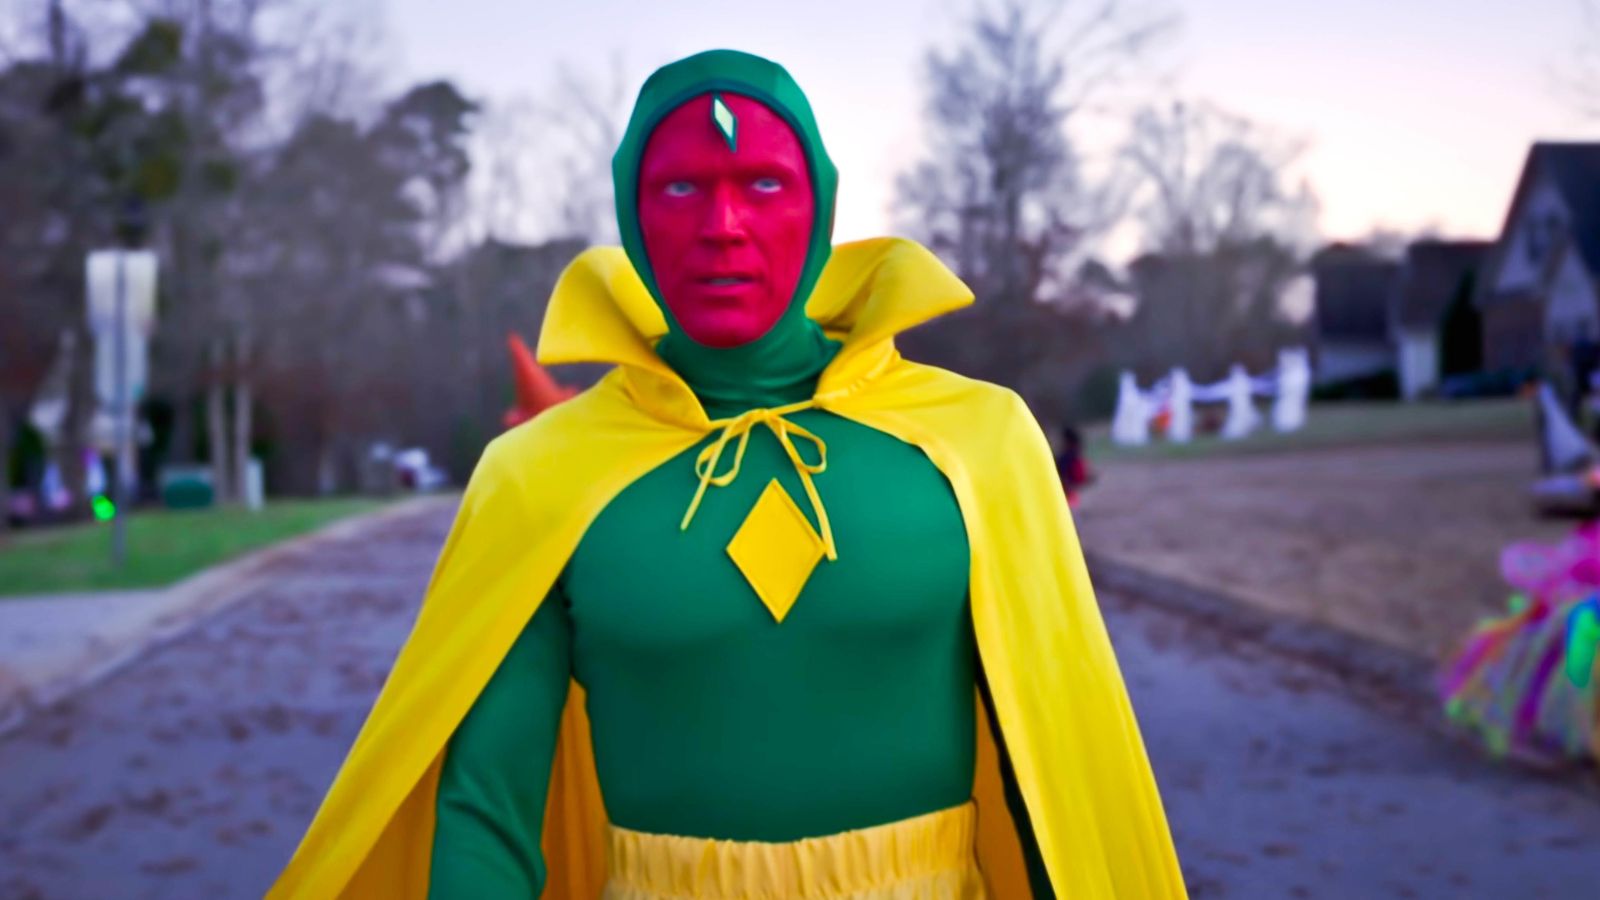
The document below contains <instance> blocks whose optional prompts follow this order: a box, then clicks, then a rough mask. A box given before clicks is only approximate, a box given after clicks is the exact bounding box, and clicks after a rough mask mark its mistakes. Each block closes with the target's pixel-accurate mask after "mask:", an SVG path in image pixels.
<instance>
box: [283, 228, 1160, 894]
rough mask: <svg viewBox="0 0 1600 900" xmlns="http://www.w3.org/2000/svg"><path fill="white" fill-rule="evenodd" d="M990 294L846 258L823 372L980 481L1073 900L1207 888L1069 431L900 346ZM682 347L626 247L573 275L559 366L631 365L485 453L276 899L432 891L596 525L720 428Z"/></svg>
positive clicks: (1010, 642) (1026, 734)
mask: <svg viewBox="0 0 1600 900" xmlns="http://www.w3.org/2000/svg"><path fill="white" fill-rule="evenodd" d="M971 300H972V294H971V292H970V291H969V290H968V289H967V287H966V286H965V285H964V284H962V283H961V281H960V280H959V279H957V278H956V277H955V275H954V274H952V273H951V272H950V271H949V270H948V269H946V268H945V267H944V266H943V265H942V264H940V263H939V262H938V260H937V259H935V258H934V257H933V255H932V254H930V253H929V252H928V251H926V250H925V249H923V248H922V247H920V246H918V245H917V244H914V243H911V242H909V241H902V240H895V239H878V240H871V241H862V242H859V243H854V244H846V245H842V246H840V247H838V248H836V250H835V251H834V254H833V258H832V261H831V262H830V263H829V265H828V267H827V269H826V270H825V271H824V273H823V275H822V278H821V280H820V281H819V282H818V285H817V288H816V290H815V291H814V292H813V297H812V300H811V301H810V303H809V305H808V309H807V311H808V313H809V314H810V315H811V317H812V318H813V319H815V320H816V321H817V322H819V323H821V324H822V325H823V327H824V328H825V329H826V330H827V331H828V332H829V333H830V334H831V335H834V336H835V337H837V338H839V339H841V340H842V341H843V342H844V348H843V349H842V350H841V351H840V352H839V354H838V355H837V356H836V357H835V359H834V361H833V363H831V364H830V365H829V367H828V369H827V370H826V371H825V372H824V373H823V375H822V378H821V382H820V383H819V385H818V389H817V395H818V397H819V404H818V405H819V406H820V407H821V408H823V409H826V410H828V411H830V412H832V413H834V414H837V415H839V416H842V417H845V418H848V419H852V420H854V421H857V422H860V423H862V424H864V425H867V426H869V427H871V428H874V429H877V430H879V431H882V432H885V433H887V434H892V435H894V436H896V437H898V438H900V439H901V440H904V441H906V442H908V443H911V444H915V445H916V446H918V447H920V448H922V450H923V451H924V452H925V453H927V455H928V457H929V458H930V459H931V460H932V461H933V463H934V464H935V465H936V466H938V468H939V469H940V470H941V471H942V472H943V473H944V475H945V477H946V478H947V479H948V480H949V482H950V484H951V485H952V487H953V488H954V490H955V494H956V497H957V499H958V501H959V503H960V506H961V510H962V514H963V517H964V519H965V521H966V526H967V532H968V539H969V542H970V545H971V553H972V562H971V568H972V575H971V578H972V582H971V589H970V592H971V606H972V619H973V626H974V631H975V633H976V635H977V641H978V648H979V655H980V657H981V659H982V664H983V667H984V672H985V674H986V676H987V678H988V682H989V687H990V691H991V693H992V696H993V700H994V709H995V714H996V716H997V717H998V719H999V724H1000V727H1001V732H1002V734H1003V735H1004V739H1005V745H1006V747H1007V750H1008V752H1009V753H1010V756H1011V762H1012V765H1013V768H1014V770H1015V774H1016V779H1017V783H1018V786H1019V787H1020V789H1021V792H1022V795H1023V797H1024V798H1025V800H1026V803H1027V807H1028V812H1029V818H1030V819H1031V821H1032V824H1033V830H1034V836H1035V839H1036V840H1037V841H1038V844H1039V847H1040V850H1041V853H1042V855H1043V857H1044V860H1045V864H1046V866H1047V868H1048V869H1049V872H1050V880H1051V882H1052V884H1053V885H1054V887H1055V890H1056V893H1057V895H1058V896H1061V897H1070V898H1075V900H1089V898H1173V897H1182V896H1184V887H1183V881H1182V876H1181V874H1180V872H1179V869H1178V862H1177V856H1176V854H1175V853H1174V851H1173V846H1172V840H1171V837H1170V835H1169V833H1168V830H1167V823H1166V818H1165V815H1164V814H1163V812H1162V808H1161V800H1160V796H1159V795H1158V793H1157V790H1156V785H1155V780H1154V778H1153V777H1152V775H1151V772H1150V766H1149V763H1148V761H1147V760H1146V758H1145V752H1144V745H1143V742H1142V741H1141V739H1140V736H1139V731H1138V726H1137V725H1136V723H1135V721H1134V716H1133V711H1132V708H1131V707H1130V706H1129V703H1128V697H1127V692H1126V690H1125V688H1124V686H1123V682H1122V675H1121V673H1120V672H1119V670H1118V668H1117V662H1116V659H1115V657H1114V656H1113V654H1112V649H1111V643H1110V640H1109V639H1108V637H1107V635H1106V630H1105V625H1104V622H1103V621H1102V620H1101V617H1100V611H1099V608H1098V606H1097V605H1096V603H1095V599H1094V594H1093V591H1092V588H1091V587H1090V584H1089V577H1088V573H1087V571H1086V570H1085V568H1084V563H1083V554H1082V552H1081V550H1080V549H1079V546H1078V540H1077V535H1076V533H1075V531H1074V529H1073V525H1072V521H1071V518H1070V516H1069V514H1068V511H1067V506H1066V503H1065V502H1064V500H1063V495H1062V491H1061V489H1060V485H1059V483H1058V481H1057V477H1056V474H1055V469H1054V465H1053V460H1052V458H1051V455H1050V451H1049V447H1048V445H1047V444H1046V441H1045V439H1044V436H1043V435H1042V434H1041V433H1040V431H1039V428H1038V425H1037V424H1036V423H1035V422H1034V420H1033V418H1032V416H1031V415H1030V414H1029V413H1028V410H1027V408H1026V407H1025V406H1024V405H1023V403H1022V401H1021V400H1020V399H1019V398H1018V397H1017V396H1016V395H1015V394H1013V393H1011V392H1010V391H1007V390H1004V389H1001V388H997V387H994V386H992V385H988V384H985V383H982V382H977V381H972V380H970V379H966V378H962V377H960V376H957V375H953V374H951V373H949V372H946V371H943V370H940V369H935V368H931V367H927V366H922V365H917V364H915V363H910V362H907V361H905V360H903V359H902V358H901V357H900V355H899V354H898V353H897V352H896V350H895V347H894V341H893V337H894V335H895V334H896V333H898V332H900V331H903V330H905V329H907V328H910V327H912V326H914V325H917V324H920V323H922V322H925V321H927V320H928V319H931V318H934V317H935V316H939V315H942V314H944V313H946V312H949V311H951V310H954V309H958V308H960V307H962V306H965V305H967V304H968V303H970V302H971ZM664 331H665V323H664V322H663V320H662V317H661V314H660V311H659V310H658V309H657V308H656V306H655V303H654V302H653V301H652V300H651V298H650V296H649V294H648V293H647V292H646V290H645V288H644V286H643V285H642V283H641V282H640V281H639V278H638V276H637V275H636V274H635V272H634V270H633V269H632V267H631V266H630V265H629V264H628V261H627V258H626V257H625V256H624V255H623V253H622V251H621V250H619V249H615V248H600V249H594V250H589V251H587V252H585V253H583V254H582V255H581V256H579V257H578V259H577V260H576V261H574V262H573V263H572V265H571V266H570V267H569V268H568V269H567V271H566V272H565V273H563V275H562V277H561V279H560V282H559V283H558V285H557V286H556V290H555V293H554V295H553V297H552V298H551V302H550V308H549V311H548V312H547V314H546V318H545V324H544V330H543V333H542V335H541V337H540V343H539V355H540V361H541V362H544V363H570V362H589V361H603V362H609V363H614V364H616V366H617V368H616V369H614V370H613V371H612V372H610V373H609V374H608V375H607V376H606V377H605V378H604V379H602V380H601V381H600V383H599V384H597V385H596V386H595V387H594V388H592V389H590V390H588V391H586V392H584V393H583V394H581V395H580V396H578V397H577V398H575V399H573V400H570V401H568V402H566V403H564V404H562V405H560V406H557V407H555V408H553V409H551V410H549V411H547V412H546V413H544V414H543V415H541V416H539V417H538V418H536V419H534V420H532V421H531V422H528V423H526V424H524V425H522V426H519V427H518V428H516V429H514V430H512V431H510V432H507V433H506V434H504V435H502V436H501V437H500V438H498V439H496V440H495V441H494V442H493V443H492V444H491V445H490V446H489V448H488V449H487V450H486V451H485V453H484V456H483V459H482V461H481V462H480V463H479V465H478V468H477V471H476V472H474V473H473V476H472V480H471V482H470V484H469V485H468V486H467V490H466V494H465V497H464V498H463V500H462V503H461V510H460V512H459V514H458V516H457V519H456V522H455V525H454V527H453V528H452V529H451V532H450V536H449V538H448V540H447V541H446V542H445V546H444V550H443V551H442V553H441V555H440V558H439V561H438V565H437V567H436V569H435V571H434V575H433V579H432V582H431V584H430V585H429V587H428V592H427V596H426V599H425V601H424V603H423V605H422V609H421V612H420V613H419V614H418V618H417V622H416V625H415V626H414V628H413V631H412V633H411V636H410V638H409V639H408V640H407V641H406V644H405V646H404V647H403V648H402V649H401V651H400V655H399V658H398V659H397V660H396V662H395V666H394V670H393V672H392V673H391V674H390V676H389V680H388V683H387V684H386V685H385V686H384V688H383V692H382V694H380V695H379V697H378V700H377V703H376V705H375V706H374V707H373V710H372V713H371V715H370V716H369V717H368V719H367V722H366V724H365V726H364V727H363V728H362V730H361V733H360V735H359V736H358V737H357V738H356V742H355V745H354V747H353V748H352V749H351V751H350V755H349V757H348V758H347V759H346V760H345V763H344V766H343V768H342V769H341V770H340V772H339V774H338V777H337V778H336V779H335V780H334V783H333V786H332V787H331V788H330V789H329V791H328V794H327V797H326V799H324V801H323V804H322V808H321V809H320V810H319V811H318V813H317V816H316V819H315V820H314V821H313V822H312V824H311V828H310V830H309V831H308V832H307V833H306V836H305V838H304V840H303V841H302V842H301V844H300V847H299V849H298V850H297V851H296V852H295V854H294V857H293V859H291V860H290V861H289V864H288V866H287V868H286V869H285V870H284V872H283V874H282V875H281V876H280V877H279V879H278V882H277V884H276V885H274V886H273V888H272V890H271V892H270V893H269V894H268V896H269V897H271V898H290V897H295V898H302V897H306V898H311V897H315V898H321V897H361V898H369V897H372V898H412V897H415V898H422V897H426V895H427V883H428V868H429V856H430V853H431V846H432V838H433V828H434V803H435V794H436V791H437V788H438V778H439V771H440V764H441V761H442V760H443V756H444V749H445V745H446V742H447V741H448V740H449V738H450V735H451V733H452V732H453V731H454V730H455V728H456V726H457V724H458V723H459V722H460V721H461V720H462V718H463V717H464V716H465V714H466V712H467V710H468V709H469V708H470V707H471V706H472V703H473V701H474V700H475V699H476V698H477V696H478V694H479V692H480V691H481V690H482V689H483V687H484V685H485V684H486V683H488V681H489V678H490V676H491V675H492V674H493V673H494V671H495V669H496V667H497V666H498V665H499V663H500V660H501V659H502V658H503V657H504V656H505V654H506V652H507V650H508V649H509V648H510V647H511V644H512V642H513V641H514V640H515V638H516V637H517V635H518V634H520V633H521V631H522V629H523V626H524V625H526V624H527V622H528V621H529V619H530V618H531V617H532V616H533V613H534V611H535V609H537V608H538V605H539V603H540V601H541V599H542V598H543V597H544V596H545V593H546V591H547V590H548V589H549V588H550V587H551V585H552V584H553V583H554V582H555V580H556V578H557V576H558V575H559V574H560V572H561V570H562V569H563V567H564V566H565V565H566V562H567V559H568V558H569V557H570V556H571V554H572V552H573V550H574V549H575V548H576V547H577V545H578V542H579V540H580V539H581V538H582V536H583V533H584V531H585V529H586V528H587V527H588V526H589V523H590V522H591V521H593V520H594V518H595V516H596V515H597V514H599V512H600V511H601V510H602V509H603V508H604V507H605V506H606V504H607V503H609V502H610V501H611V499H612V498H613V497H615V496H616V495H617V494H618V493H619V492H620V491H622V490H623V488H625V487H627V486H628V485H629V484H630V483H632V482H633V481H634V480H635V479H637V478H639V477H641V476H642V475H644V474H645V473H647V472H649V471H650V470H652V469H654V468H656V467H657V466H659V465H661V464H662V463H663V462H665V461H667V460H669V459H671V458H673V457H674V456H676V455H678V454H679V453H682V452H683V451H685V450H687V449H689V448H690V447H692V446H693V445H694V444H695V443H697V442H698V441H699V440H701V439H702V438H703V437H704V436H705V435H706V434H708V433H709V432H710V431H711V426H710V424H709V422H708V420H707V418H706V415H705V413H704V411H703V410H702V409H701V407H700V404H699V402H698V401H697V400H696V399H695V397H694V395H693V393H692V392H691V391H690V390H689V388H688V386H687V385H685V384H684V382H683V381H682V380H681V379H680V378H679V377H678V376H677V375H676V374H675V373H674V372H673V371H672V370H671V369H670V368H668V367H667V366H666V365H665V364H664V363H663V362H662V361H661V360H660V358H658V357H657V356H656V354H655V352H654V350H653V349H652V347H653V340H654V338H656V337H658V336H659V335H660V334H662V333H663V332H664ZM980 708H981V704H980ZM561 730H562V733H561V737H560V739H559V742H558V750H557V755H556V761H555V766H554V771H553V772H552V774H551V791H550V799H549V801H548V807H547V810H546V819H545V831H544V849H545V853H546V858H547V861H548V869H549V872H550V883H549V884H548V885H547V886H546V890H545V894H544V895H545V896H546V897H549V898H573V900H578V898H583V900H589V898H595V897H598V896H599V895H600V888H601V885H602V880H603V878H604V871H605V861H604V856H603V854H604V841H603V840H602V839H601V836H602V835H603V829H604V827H605V811H604V807H603V805H602V802H601V798H600V792H599V788H598V786H597V784H596V780H595V772H594V762H593V758H592V753H591V750H590V745H589V732H588V722H587V719H586V716H585V713H584V707H583V703H582V691H581V688H579V687H578V686H577V685H576V684H574V686H573V693H572V697H571V698H570V700H569V702H568V703H567V707H566V713H565V715H564V718H563V724H562V729H561ZM979 737H980V740H979V743H980V752H979V771H978V777H977V780H976V784H975V785H974V796H975V798H976V799H977V801H978V805H979V839H978V844H979V847H978V852H979V862H980V865H981V866H982V868H983V870H984V873H985V877H986V879H987V880H988V881H989V884H990V889H991V892H992V894H993V895H994V896H995V897H997V898H1003V900H1009V898H1013V897H1025V896H1027V895H1028V890H1027V887H1026V885H1027V881H1026V875H1025V874H1024V870H1023V865H1022V857H1021V852H1020V846H1019V843H1018V841H1017V836H1016V832H1015V828H1014V826H1013V824H1012V822H1011V819H1010V816H1009V814H1008V813H1007V812H1006V808H1005V804H1004V802H1003V800H1002V799H1001V795H1000V790H999V785H1000V781H999V776H998V770H997V767H996V759H997V757H996V755H995V748H994V745H993V742H992V741H991V740H988V729H987V728H986V727H985V725H984V724H983V723H981V722H980V724H979Z"/></svg>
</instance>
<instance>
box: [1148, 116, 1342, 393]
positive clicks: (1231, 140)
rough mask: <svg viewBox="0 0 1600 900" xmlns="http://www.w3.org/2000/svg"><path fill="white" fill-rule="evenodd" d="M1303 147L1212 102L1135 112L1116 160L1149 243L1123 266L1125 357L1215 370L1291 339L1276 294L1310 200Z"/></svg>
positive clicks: (1312, 209) (1310, 214)
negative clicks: (1129, 310) (1130, 308)
mask: <svg viewBox="0 0 1600 900" xmlns="http://www.w3.org/2000/svg"><path fill="white" fill-rule="evenodd" d="M1302 150H1303V145H1302V144H1301V143H1300V142H1298V141H1291V140H1286V139H1283V138H1281V137H1279V136H1277V135H1275V134H1273V133H1272V132H1270V131H1269V130H1267V129H1265V128H1263V127H1261V126H1259V125H1256V124H1255V123H1253V122H1250V121H1249V120H1247V119H1244V118H1242V117H1239V116H1236V115H1232V114H1230V113H1228V112H1226V111H1224V110H1221V109H1219V108H1217V107H1215V106H1212V105H1210V104H1204V103H1181V102H1180V103H1172V104H1169V105H1166V106H1162V107H1152V108H1149V109H1146V110H1144V111H1143V112H1141V113H1139V115H1138V116H1137V117H1136V118H1135V120H1134V123H1133V128H1132V133H1131V136H1130V138H1129V140H1128V143H1127V145H1126V147H1125V148H1124V151H1123V158H1124V160H1125V161H1126V163H1127V164H1128V165H1129V167H1130V168H1131V170H1132V172H1133V174H1134V178H1135V181H1134V192H1133V195H1132V203H1133V206H1134V210H1135V212H1136V213H1137V215H1138V217H1139V220H1140V223H1141V225H1142V227H1143V233H1144V241H1145V245H1146V247H1147V253H1146V254H1145V255H1144V256H1143V257H1141V258H1140V259H1139V260H1138V261H1136V262H1135V264H1134V265H1133V267H1132V270H1131V273H1130V274H1131V276H1132V281H1133V288H1134V292H1135V294H1136V295H1137V298H1138V306H1137V308H1136V310H1135V313H1134V316H1133V318H1132V319H1131V320H1130V321H1129V322H1128V323H1127V325H1126V326H1125V328H1124V329H1122V331H1121V333H1120V335H1119V337H1120V339H1121V340H1120V343H1121V344H1122V345H1123V355H1124V359H1123V360H1122V361H1123V362H1124V363H1125V364H1130V365H1133V366H1135V367H1137V368H1140V369H1143V370H1144V371H1145V372H1146V374H1149V375H1154V374H1158V373H1161V372H1164V371H1165V370H1166V369H1167V368H1169V367H1172V366H1179V365H1182V366H1185V367H1187V368H1189V369H1191V370H1193V371H1194V372H1195V373H1196V374H1197V375H1200V376H1201V377H1207V378H1210V377H1217V376H1219V375H1220V374H1222V372H1223V371H1225V370H1226V368H1227V367H1228V365H1230V364H1232V363H1234V362H1249V363H1253V364H1258V365H1259V364H1263V363H1266V362H1268V361H1270V359H1271V356H1272V353H1273V352H1274V351H1275V350H1276V348H1277V347H1278V346H1279V345H1281V344H1282V343H1284V342H1286V341H1289V340H1293V339H1294V337H1295V333H1294V328H1293V327H1292V326H1291V323H1290V322H1289V321H1288V315H1287V312H1286V309H1285V305H1284V295H1285V292H1286V291H1287V290H1288V288H1289V285H1290V284H1291V282H1292V281H1293V279H1294V278H1295V277H1296V275H1297V274H1298V273H1299V270H1300V265H1301V260H1302V258H1303V257H1304V256H1305V254H1306V253H1308V252H1309V251H1310V250H1311V248H1312V246H1313V244H1314V243H1315V239H1316V216H1317V210H1318V206H1317V201H1316V197H1315V196H1314V194H1313V193H1312V191H1311V188H1310V186H1309V184H1307V183H1305V182H1304V181H1298V182H1297V181H1296V180H1295V178H1294V174H1293V173H1294V167H1295V163H1296V161H1297V159H1298V158H1299V156H1300V154H1301V152H1302Z"/></svg>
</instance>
